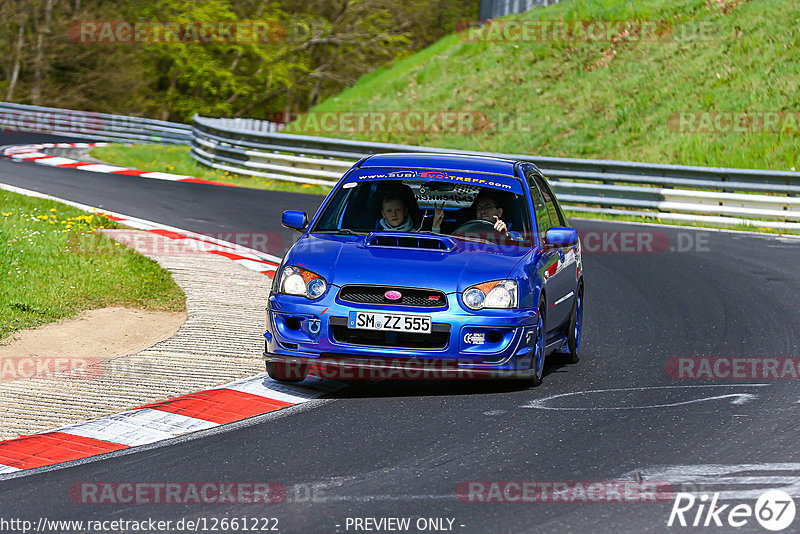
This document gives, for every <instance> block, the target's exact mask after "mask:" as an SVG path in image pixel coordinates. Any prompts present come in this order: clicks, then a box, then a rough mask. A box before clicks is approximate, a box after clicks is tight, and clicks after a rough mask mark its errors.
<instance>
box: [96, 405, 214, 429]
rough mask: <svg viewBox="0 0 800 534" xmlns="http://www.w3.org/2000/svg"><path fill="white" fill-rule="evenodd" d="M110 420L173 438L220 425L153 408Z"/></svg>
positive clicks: (123, 414)
mask: <svg viewBox="0 0 800 534" xmlns="http://www.w3.org/2000/svg"><path fill="white" fill-rule="evenodd" d="M109 418H111V419H118V420H121V421H125V422H126V423H130V424H133V425H137V426H141V427H147V428H151V429H153V430H158V431H160V432H166V433H168V434H171V435H173V436H179V435H181V434H186V433H187V432H194V431H196V430H205V429H207V428H212V427H215V426H219V423H213V422H211V421H204V420H203V419H198V418H196V417H189V416H188V415H181V414H178V413H170V412H164V411H161V410H157V409H153V408H140V409H138V410H132V411H130V412H123V413H120V414H117V415H112V416H110V417H109Z"/></svg>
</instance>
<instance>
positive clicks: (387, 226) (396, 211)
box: [377, 193, 414, 232]
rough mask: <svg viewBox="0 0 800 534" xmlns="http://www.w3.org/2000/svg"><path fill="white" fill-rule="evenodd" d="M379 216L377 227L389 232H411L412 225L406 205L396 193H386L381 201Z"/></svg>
mask: <svg viewBox="0 0 800 534" xmlns="http://www.w3.org/2000/svg"><path fill="white" fill-rule="evenodd" d="M381 206H382V208H381V216H382V217H383V218H382V219H381V220H380V221H378V224H377V229H378V230H384V231H390V232H412V231H413V229H414V225H413V224H412V222H411V217H409V216H408V207H407V206H406V203H405V202H404V201H403V199H402V198H401V197H400V195H399V194H397V193H388V194H386V195H385V196H384V197H383V202H381Z"/></svg>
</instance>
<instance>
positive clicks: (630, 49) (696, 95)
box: [294, 0, 800, 170]
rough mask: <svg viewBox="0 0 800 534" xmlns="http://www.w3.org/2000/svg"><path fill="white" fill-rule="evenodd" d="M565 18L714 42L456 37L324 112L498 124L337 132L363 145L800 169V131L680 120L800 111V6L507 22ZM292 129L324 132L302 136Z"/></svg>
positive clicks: (595, 5)
mask: <svg viewBox="0 0 800 534" xmlns="http://www.w3.org/2000/svg"><path fill="white" fill-rule="evenodd" d="M561 19H564V20H600V19H602V20H650V21H653V20H657V21H665V22H664V24H662V28H669V27H672V25H673V24H674V25H676V26H679V27H681V28H691V27H698V25H700V24H703V25H704V26H702V27H703V28H704V29H705V30H706V34H705V35H706V36H705V37H703V38H698V39H677V38H674V37H671V35H672V33H671V32H669V31H667V30H665V29H662V30H659V32H660V33H659V35H660V37H659V39H657V40H655V41H654V42H647V41H634V40H627V41H626V40H625V39H624V38H623V39H621V40H618V41H617V42H613V43H612V42H588V43H587V42H575V41H573V42H564V41H565V40H562V41H561V42H557V41H549V42H486V41H482V42H473V41H468V40H466V33H462V34H460V35H459V36H457V35H450V36H448V37H446V38H444V39H442V40H440V41H439V42H437V43H435V44H434V45H433V46H431V47H430V48H428V49H426V50H423V51H421V52H419V53H418V54H416V55H413V56H411V57H409V58H407V59H406V60H404V61H401V62H398V63H397V64H396V65H394V66H393V67H392V68H388V69H381V70H378V71H376V72H374V73H371V74H369V75H367V76H364V77H363V78H362V79H361V80H360V81H359V82H358V83H357V84H356V85H355V86H353V87H351V88H349V89H347V90H345V91H344V92H342V93H341V94H340V95H338V96H336V97H333V98H329V99H328V100H326V101H325V102H323V103H321V104H320V105H319V106H318V107H317V108H315V110H314V111H315V112H324V111H338V112H342V111H350V112H364V111H409V110H425V111H440V110H455V111H474V112H477V113H482V114H485V116H487V117H488V118H489V119H490V121H491V124H490V125H489V126H488V127H487V128H486V129H484V130H482V131H477V132H459V131H458V130H457V129H451V130H449V131H443V132H403V131H386V132H374V131H373V132H369V131H358V132H349V133H348V132H344V133H336V134H331V135H336V136H340V137H347V138H352V139H362V140H370V141H385V142H393V143H408V144H418V145H428V146H436V147H446V148H455V149H464V150H479V151H491V152H505V153H522V154H533V155H540V156H559V157H573V158H607V159H615V160H628V161H646V162H656V163H673V164H685V165H711V166H721V167H743V168H761V169H775V170H791V169H792V168H800V165H799V164H798V163H800V162H799V161H798V154H800V134H798V133H796V132H797V130H795V133H784V134H775V133H720V134H710V133H685V132H681V131H679V130H680V129H679V128H678V127H677V125H676V124H675V123H674V117H675V114H676V113H679V112H682V111H697V110H700V111H720V110H725V111H780V110H782V111H791V112H797V111H798V110H799V104H800V101H798V99H797V95H798V94H800V40H798V37H797V32H798V26H797V21H798V20H800V4H799V3H797V2H792V1H790V0H750V1H743V0H637V1H636V2H629V1H623V0H571V1H569V2H563V3H560V4H555V5H553V6H549V7H546V8H541V9H534V10H532V11H529V12H527V13H523V14H520V15H516V16H512V17H508V18H507V19H504V20H522V21H531V20H561ZM667 24H669V26H667ZM692 25H694V26H692ZM671 121H672V122H671ZM798 127H800V125H798ZM294 131H298V133H309V134H319V132H318V131H304V130H303V128H302V127H301V128H299V129H296V130H294ZM323 135H325V134H323Z"/></svg>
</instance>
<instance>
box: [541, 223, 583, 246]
mask: <svg viewBox="0 0 800 534" xmlns="http://www.w3.org/2000/svg"><path fill="white" fill-rule="evenodd" d="M544 242H545V244H547V245H555V246H560V247H571V246H572V245H577V244H578V231H577V230H576V229H575V228H564V227H558V226H557V227H554V228H550V229H549V230H548V231H547V232H545V234H544Z"/></svg>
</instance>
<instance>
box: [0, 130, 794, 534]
mask: <svg viewBox="0 0 800 534" xmlns="http://www.w3.org/2000/svg"><path fill="white" fill-rule="evenodd" d="M52 139H54V138H53V137H52V136H42V135H33V134H28V135H25V134H11V133H4V134H2V135H0V145H6V144H14V143H25V142H33V141H40V142H42V141H50V140H52ZM59 140H65V139H64V138H59ZM0 182H2V183H6V184H10V185H15V186H18V187H23V188H27V189H33V190H36V191H40V192H44V193H49V194H52V195H55V196H59V197H62V198H67V199H70V200H73V201H77V202H82V203H85V204H89V205H93V206H101V207H103V208H106V209H109V210H113V211H117V212H120V213H124V214H127V215H132V216H136V217H142V218H146V219H150V220H153V221H157V222H162V223H165V224H169V225H172V226H176V227H179V228H184V229H188V230H193V231H197V232H203V233H213V234H215V235H219V233H223V232H244V233H246V232H277V233H280V235H282V236H284V237H285V238H286V239H290V238H291V234H289V233H286V231H283V230H281V229H280V213H281V212H282V211H283V210H284V209H303V210H306V211H308V212H309V214H311V213H313V212H314V211H315V209H316V207H317V205H318V204H319V202H320V201H321V198H322V197H316V196H307V195H299V194H291V193H280V192H270V191H254V190H246V189H238V188H231V187H218V186H212V185H204V184H194V183H178V182H166V181H159V180H147V179H140V178H134V177H130V176H114V175H106V174H96V173H92V172H86V171H79V170H73V169H58V168H47V167H44V166H40V165H34V164H28V163H14V162H11V161H7V160H1V161H0ZM575 225H576V226H577V227H578V229H579V230H580V232H581V234H582V236H583V242H584V248H585V249H586V250H585V252H584V268H585V276H586V295H585V296H586V299H585V327H584V333H583V341H582V351H583V356H582V361H581V362H580V363H578V364H576V365H565V364H562V362H559V361H556V360H555V359H553V360H552V361H551V360H548V364H547V366H546V368H545V373H546V376H545V378H544V383H543V384H542V386H540V387H538V388H534V389H522V388H520V387H519V386H515V385H514V384H507V383H498V382H466V381H449V382H439V381H433V382H411V381H403V380H397V381H382V382H371V383H357V384H354V385H352V386H351V387H349V388H346V389H344V390H343V391H342V392H340V393H338V394H336V395H335V396H333V397H328V398H325V399H321V400H317V401H311V402H309V403H306V404H305V405H303V406H302V407H300V406H298V407H294V408H289V409H286V410H282V411H280V412H278V413H277V414H273V415H266V416H261V417H257V418H254V419H251V420H248V421H247V422H245V423H244V424H234V425H231V426H226V427H222V428H220V429H218V430H217V431H215V432H211V431H207V432H203V433H199V434H194V435H191V436H189V437H188V439H187V438H178V439H175V440H172V441H167V442H162V443H160V444H158V446H157V447H153V448H143V449H137V450H136V451H132V452H128V453H124V454H118V455H113V456H110V457H107V458H104V459H102V460H99V461H91V462H87V463H83V464H80V465H73V466H71V467H68V468H64V469H55V470H52V471H48V472H41V473H36V474H33V475H28V476H23V477H18V478H12V479H9V480H4V481H0V510H1V511H2V513H1V515H2V516H3V517H5V518H20V519H28V520H31V521H33V522H34V524H36V522H37V521H38V520H39V519H40V518H42V517H44V518H48V519H75V520H84V521H86V520H107V519H127V520H142V519H147V518H154V519H158V520H172V521H173V522H174V521H177V520H180V519H184V518H185V519H198V518H206V520H208V521H211V519H212V518H217V519H222V518H233V517H239V518H244V517H247V518H277V520H278V521H277V530H278V531H280V532H297V533H304V532H323V533H327V532H357V531H362V532H363V531H367V530H365V529H364V528H362V529H360V530H358V529H357V528H356V523H355V522H354V519H355V518H361V519H364V518H376V519H380V518H390V517H391V518H395V517H399V518H403V517H405V518H411V525H412V526H413V525H415V522H416V521H417V520H418V519H419V518H443V519H444V521H443V523H442V524H441V525H439V527H440V528H439V530H438V531H447V529H448V528H450V529H451V530H450V531H454V532H465V533H473V532H474V533H483V532H608V533H616V532H665V531H678V532H683V531H695V530H700V531H708V530H709V528H702V527H701V528H698V529H693V528H682V527H678V526H673V527H672V528H668V527H667V520H668V518H669V516H670V511H671V509H672V505H673V500H672V499H669V500H665V501H664V502H660V503H651V502H611V503H609V502H558V503H551V502H547V503H542V502H489V503H486V502H469V499H468V498H467V497H465V496H463V495H462V497H461V499H459V498H458V497H457V489H458V488H459V487H461V488H463V487H469V486H468V485H467V486H465V483H468V482H470V481H480V482H483V483H484V484H485V486H484V487H489V483H490V482H492V481H497V482H501V483H502V484H505V482H507V481H518V482H522V481H537V482H547V483H553V482H568V483H572V482H577V481H582V482H584V483H586V484H587V485H588V484H589V483H590V482H597V481H602V482H608V481H623V480H624V481H629V482H635V481H637V480H638V481H670V480H672V479H671V478H670V476H674V475H675V474H676V473H678V474H683V475H685V476H686V477H688V478H686V479H685V480H684V481H685V482H686V481H688V483H689V484H694V485H693V486H691V487H693V488H695V490H698V489H699V490H705V491H707V493H708V495H711V494H712V493H714V492H725V493H724V495H727V496H728V500H726V501H725V503H726V504H731V505H735V504H739V503H746V504H749V505H751V506H752V505H753V504H754V503H755V498H754V497H752V496H750V497H749V496H748V494H746V493H745V491H747V490H753V489H757V490H759V491H758V492H756V494H758V493H759V492H761V491H764V490H765V489H768V488H772V487H783V488H784V489H785V491H787V492H789V493H790V494H791V495H793V496H794V497H795V501H796V502H797V503H798V507H800V500H798V499H797V497H799V496H800V482H799V481H800V449H798V446H797V444H798V443H800V424H798V420H800V388H799V387H798V381H797V379H796V378H797V377H795V379H794V380H793V379H791V378H789V379H777V380H776V379H775V378H770V377H767V378H763V377H762V379H758V378H759V377H755V378H738V379H730V378H728V379H725V378H717V379H692V378H688V379H675V378H673V376H671V374H674V372H673V373H670V372H668V366H667V363H668V361H670V359H672V358H687V357H712V358H719V357H727V358H749V359H752V358H756V359H763V358H786V357H794V358H797V357H800V349H798V347H800V327H798V325H800V309H799V307H798V303H800V284H798V283H797V282H798V276H797V272H796V271H797V268H798V265H800V240H793V239H781V238H777V239H776V238H767V237H762V236H754V235H750V234H733V233H726V232H713V231H705V230H690V229H677V228H671V227H656V226H634V225H625V224H616V223H614V224H612V223H605V222H591V221H578V222H576V223H575ZM615 232H616V233H615ZM619 232H628V233H631V232H638V233H639V234H637V235H647V236H649V237H647V239H650V238H652V237H653V236H655V242H656V243H659V244H661V245H663V246H660V249H659V250H658V251H655V252H650V251H647V250H645V249H642V250H638V251H633V252H619V251H615V250H614V249H619V246H618V245H619V243H620V241H619V239H622V237H621V236H622V235H623V234H619ZM615 240H616V241H615ZM589 245H591V246H589ZM656 248H659V247H656ZM670 248H672V249H673V250H669V249H670ZM270 252H275V251H273V250H271V251H270ZM264 298H265V300H266V295H264ZM746 367H747V369H750V364H747V366H746ZM671 369H673V371H674V368H671ZM795 369H796V365H795ZM177 378H179V377H177ZM609 390H611V391H609ZM557 395H558V396H559V397H556V398H550V397H553V396H557ZM740 464H748V465H746V466H740ZM774 464H783V465H779V466H776V465H774ZM720 465H722V466H731V467H732V470H733V471H735V474H736V476H728V477H726V478H720V479H719V480H717V482H716V483H715V480H716V478H715V477H720V476H722V475H721V474H720V473H722V472H724V468H720V467H719V466H720ZM674 466H687V467H678V468H676V469H673V470H671V471H670V470H668V468H670V467H674ZM737 466H739V467H737ZM765 473H766V474H768V475H770V478H769V479H768V480H769V481H770V482H769V483H764V484H761V485H755V486H753V485H748V482H750V483H752V482H753V480H752V479H749V478H748V476H750V477H752V476H762V475H764V474H765ZM761 480H764V479H761ZM210 481H214V482H230V483H249V482H272V483H279V484H283V485H284V486H285V487H286V488H287V490H288V495H287V498H286V499H285V500H284V502H282V503H279V504H263V503H261V504H246V503H245V504H242V503H238V504H231V503H228V504H215V505H197V504H179V505H178V504H158V505H144V504H124V505H118V504H84V503H76V502H74V501H73V499H74V494H73V498H71V496H70V493H69V491H70V488H71V487H73V485H75V484H78V483H83V482H95V483H101V482H115V483H120V482H152V483H161V482H163V483H170V482H196V483H203V482H210ZM703 484H706V485H703ZM792 484H793V487H791V485H792ZM502 487H506V488H508V487H509V486H507V485H505V486H502ZM672 487H673V490H674V491H680V489H681V487H679V486H678V485H676V484H674V483H673V486H672ZM787 488H788V489H787ZM73 491H74V490H73ZM512 499H513V494H512V495H511V497H509V498H508V500H512ZM473 500H474V499H473ZM496 500H502V499H496ZM578 501H579V499H578ZM695 512H696V508H694V509H692V511H691V513H688V512H687V514H686V517H687V521H691V520H694V517H695ZM703 518H705V515H703ZM722 518H723V520H724V518H725V516H723V517H722ZM448 519H449V520H452V526H450V525H451V523H449V522H448ZM173 524H174V523H173ZM361 524H362V526H364V525H365V523H361ZM208 525H209V526H210V525H211V523H208ZM384 525H385V524H384ZM436 525H438V524H437V523H425V524H423V526H425V527H426V528H425V529H421V530H416V529H415V528H412V529H411V530H409V531H410V532H418V531H426V532H431V531H436V529H435V528H433V527H435V526H436ZM798 525H800V519H795V522H794V523H793V525H792V526H793V527H794V531H796V530H797V528H798ZM710 529H711V531H718V532H721V531H731V530H734V529H732V527H730V526H728V525H727V524H726V525H725V526H724V527H723V528H720V527H717V528H716V529H715V528H713V527H710ZM218 531H219V530H218ZM228 531H234V529H228ZM372 531H388V530H386V529H384V530H372ZM736 531H738V532H764V531H765V530H764V529H763V528H762V527H761V526H760V525H759V524H758V523H757V522H756V520H755V519H754V518H750V520H749V522H748V523H747V524H746V525H745V526H744V527H743V528H740V529H736ZM788 531H792V529H791V528H790V529H789V530H787V532H788ZM70 532H71V531H70Z"/></svg>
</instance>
